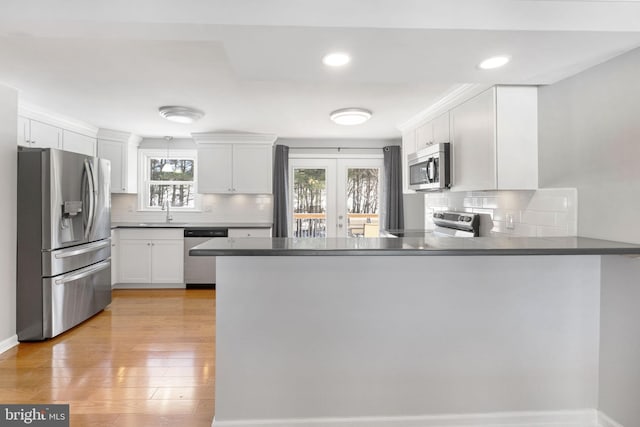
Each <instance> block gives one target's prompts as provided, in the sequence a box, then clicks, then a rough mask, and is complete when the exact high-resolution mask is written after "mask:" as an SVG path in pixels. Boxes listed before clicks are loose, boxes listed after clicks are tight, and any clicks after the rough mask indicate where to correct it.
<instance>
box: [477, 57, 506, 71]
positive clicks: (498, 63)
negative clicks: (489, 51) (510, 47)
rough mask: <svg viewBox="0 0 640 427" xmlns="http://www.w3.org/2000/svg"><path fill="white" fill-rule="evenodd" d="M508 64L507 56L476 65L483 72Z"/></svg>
mask: <svg viewBox="0 0 640 427" xmlns="http://www.w3.org/2000/svg"><path fill="white" fill-rule="evenodd" d="M507 62H509V57H508V56H494V57H493V58H489V59H485V60H484V61H482V62H481V63H480V65H478V67H480V68H482V69H483V70H491V69H493V68H499V67H502V66H503V65H505V64H506V63H507Z"/></svg>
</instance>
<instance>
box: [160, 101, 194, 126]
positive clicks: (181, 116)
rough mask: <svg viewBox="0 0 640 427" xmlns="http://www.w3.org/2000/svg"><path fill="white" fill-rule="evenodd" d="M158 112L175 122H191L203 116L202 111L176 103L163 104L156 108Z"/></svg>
mask: <svg viewBox="0 0 640 427" xmlns="http://www.w3.org/2000/svg"><path fill="white" fill-rule="evenodd" d="M158 112H159V113H160V115H161V116H162V117H164V118H165V119H167V120H171V121H172V122H176V123H193V122H195V121H196V120H199V119H201V118H202V116H204V112H203V111H200V110H196V109H195V108H190V107H181V106H178V105H165V106H164V107H160V108H158Z"/></svg>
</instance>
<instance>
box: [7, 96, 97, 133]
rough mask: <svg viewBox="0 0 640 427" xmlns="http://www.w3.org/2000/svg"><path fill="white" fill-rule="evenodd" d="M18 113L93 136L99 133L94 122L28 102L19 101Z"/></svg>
mask: <svg viewBox="0 0 640 427" xmlns="http://www.w3.org/2000/svg"><path fill="white" fill-rule="evenodd" d="M18 115H19V116H22V117H26V118H28V119H32V120H36V121H39V122H43V123H46V124H49V125H52V126H56V127H59V128H62V129H64V130H68V131H72V132H77V133H80V134H82V135H86V136H89V137H92V138H96V135H97V133H98V128H97V127H96V126H93V125H92V124H89V123H86V122H83V121H81V120H77V119H74V118H71V117H66V116H63V115H60V114H58V113H54V112H52V111H49V110H46V109H44V108H42V107H39V106H37V105H33V104H29V103H28V102H22V101H19V102H18Z"/></svg>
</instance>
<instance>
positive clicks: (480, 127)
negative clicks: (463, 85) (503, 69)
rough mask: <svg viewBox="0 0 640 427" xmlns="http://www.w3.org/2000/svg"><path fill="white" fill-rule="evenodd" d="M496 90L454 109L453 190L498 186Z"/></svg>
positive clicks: (484, 188) (482, 188) (486, 188)
mask: <svg viewBox="0 0 640 427" xmlns="http://www.w3.org/2000/svg"><path fill="white" fill-rule="evenodd" d="M494 106H495V103H494V89H493V88H492V89H489V90H487V91H485V92H482V93H481V94H480V95H478V96H476V97H475V98H472V99H470V100H469V101H467V102H465V103H464V104H462V105H460V106H459V107H456V108H455V109H453V110H451V119H452V121H453V147H452V150H453V185H452V188H451V189H452V190H456V191H470V190H490V189H495V188H496V184H497V180H496V138H495V111H494V108H495V107H494Z"/></svg>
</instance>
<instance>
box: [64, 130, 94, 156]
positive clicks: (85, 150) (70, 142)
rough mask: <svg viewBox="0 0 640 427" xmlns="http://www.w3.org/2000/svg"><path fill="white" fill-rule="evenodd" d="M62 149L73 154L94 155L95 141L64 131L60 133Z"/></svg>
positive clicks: (88, 137)
mask: <svg viewBox="0 0 640 427" xmlns="http://www.w3.org/2000/svg"><path fill="white" fill-rule="evenodd" d="M62 149H63V150H65V151H73V152H74V153H80V154H86V155H87V156H95V155H96V139H95V138H91V137H90V136H86V135H81V134H79V133H75V132H71V131H68V130H66V129H64V130H63V131H62Z"/></svg>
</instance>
